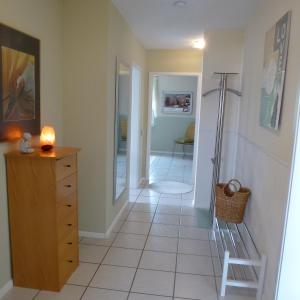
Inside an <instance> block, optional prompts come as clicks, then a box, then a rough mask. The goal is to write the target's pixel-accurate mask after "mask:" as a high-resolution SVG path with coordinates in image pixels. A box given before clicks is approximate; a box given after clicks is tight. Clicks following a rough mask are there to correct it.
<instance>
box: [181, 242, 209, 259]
mask: <svg viewBox="0 0 300 300" xmlns="http://www.w3.org/2000/svg"><path fill="white" fill-rule="evenodd" d="M178 252H179V253H183V254H194V255H204V256H211V252H210V246H209V241H200V240H190V239H179V243H178Z"/></svg>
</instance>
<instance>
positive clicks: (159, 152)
mask: <svg viewBox="0 0 300 300" xmlns="http://www.w3.org/2000/svg"><path fill="white" fill-rule="evenodd" d="M150 154H156V155H168V156H172V155H174V156H183V155H185V156H193V152H186V153H185V154H184V153H183V152H174V153H173V152H170V151H157V150H151V153H150Z"/></svg>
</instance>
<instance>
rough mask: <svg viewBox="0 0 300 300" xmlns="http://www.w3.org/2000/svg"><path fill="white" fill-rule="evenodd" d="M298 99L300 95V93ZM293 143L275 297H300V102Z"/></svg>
mask: <svg viewBox="0 0 300 300" xmlns="http://www.w3.org/2000/svg"><path fill="white" fill-rule="evenodd" d="M298 99H300V93H299V95H298ZM298 103H299V102H298ZM293 143H294V144H293V155H292V161H291V170H290V179H289V191H288V201H287V207H286V212H285V223H284V230H283V237H282V244H281V253H280V258H279V269H278V274H277V285H276V293H275V299H276V300H284V299H299V297H300V290H299V285H298V280H297V278H298V277H297V275H298V274H295V273H297V271H298V269H299V267H300V256H299V251H300V237H299V234H298V231H297V229H298V225H299V212H300V203H299V195H300V185H299V177H300V104H297V115H296V125H295V132H294V142H293ZM296 231H297V232H296Z"/></svg>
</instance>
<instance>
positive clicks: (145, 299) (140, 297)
mask: <svg viewBox="0 0 300 300" xmlns="http://www.w3.org/2000/svg"><path fill="white" fill-rule="evenodd" d="M128 300H172V297H163V296H153V295H146V294H137V293H130V295H129V298H128Z"/></svg>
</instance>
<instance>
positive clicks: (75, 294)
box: [20, 285, 85, 300]
mask: <svg viewBox="0 0 300 300" xmlns="http://www.w3.org/2000/svg"><path fill="white" fill-rule="evenodd" d="M84 291H85V287H82V286H76V285H65V286H64V287H63V288H62V290H61V291H60V292H58V293H56V292H48V291H41V292H39V294H38V295H37V297H35V298H34V299H35V300H79V299H81V296H82V295H83V293H84ZM20 300H21V298H20ZM22 300H23V298H22Z"/></svg>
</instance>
